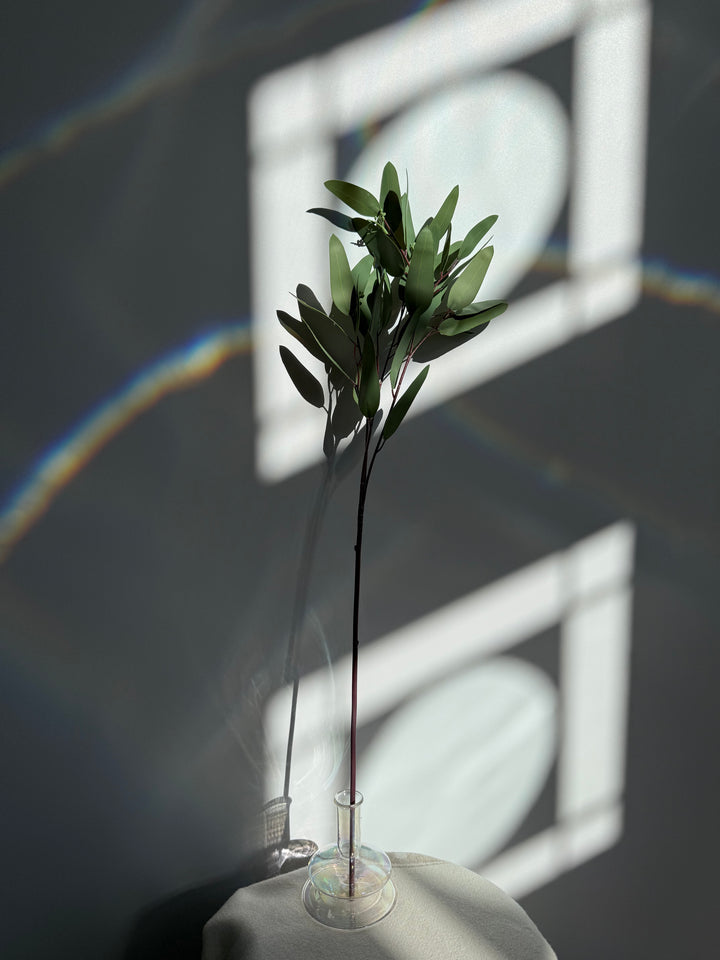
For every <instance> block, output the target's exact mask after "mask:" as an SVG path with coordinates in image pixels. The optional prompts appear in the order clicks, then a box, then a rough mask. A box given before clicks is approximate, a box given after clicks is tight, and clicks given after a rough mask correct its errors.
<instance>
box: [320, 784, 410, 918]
mask: <svg viewBox="0 0 720 960" xmlns="http://www.w3.org/2000/svg"><path fill="white" fill-rule="evenodd" d="M362 802H363V796H362V794H361V793H360V792H359V791H357V790H356V791H355V802H354V803H352V802H351V795H350V791H349V790H341V791H340V792H339V793H337V794H336V795H335V807H336V811H337V843H336V844H333V845H332V846H331V847H327V848H326V849H325V850H320V851H318V852H317V853H316V854H315V855H314V856H313V857H312V858H311V859H310V863H309V864H308V879H307V881H306V883H305V886H304V887H303V894H302V897H303V903H304V904H305V908H306V910H307V911H308V913H309V914H310V916H311V917H314V919H315V920H318V921H319V922H320V923H323V924H325V926H327V927H335V928H337V929H340V930H358V929H361V928H362V927H367V926H369V925H370V924H371V923H377V921H378V920H381V919H382V918H383V917H385V916H387V914H388V913H389V912H390V911H391V910H392V908H393V906H394V905H395V897H396V894H395V887H394V886H393V882H392V880H391V879H390V874H391V872H392V867H391V865H390V858H389V857H388V856H387V854H386V853H383V852H382V850H375V849H374V848H373V847H369V846H366V845H365V844H362V843H361V842H360V807H361V804H362Z"/></svg>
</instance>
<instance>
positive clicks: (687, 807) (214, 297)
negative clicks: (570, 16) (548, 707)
mask: <svg viewBox="0 0 720 960" xmlns="http://www.w3.org/2000/svg"><path fill="white" fill-rule="evenodd" d="M719 10H720V8H718V7H717V5H716V4H714V3H711V2H710V0H686V2H683V3H682V4H678V3H674V2H671V0H660V2H656V3H655V4H654V21H653V44H652V76H651V90H650V96H651V99H650V117H649V141H648V169H647V209H646V226H645V248H644V253H643V256H644V261H645V264H646V268H647V269H646V281H647V282H646V287H645V291H644V295H643V298H642V300H641V302H640V303H639V304H638V305H637V307H636V308H635V309H633V310H632V311H631V312H630V313H629V314H628V315H627V316H625V317H622V318H620V319H618V320H616V321H614V322H612V323H609V324H607V325H605V326H603V327H601V328H599V329H598V330H596V331H594V332H592V333H590V334H589V335H587V336H584V337H582V338H580V339H576V340H574V341H572V342H571V343H569V344H567V345H566V346H564V347H563V348H561V349H559V350H557V351H554V352H553V353H551V354H548V355H546V356H544V357H541V358H540V359H538V360H536V361H533V362H532V363H529V364H526V365H525V366H522V367H520V368H517V369H515V370H513V371H512V372H511V373H509V374H507V375H505V376H503V377H501V378H499V379H497V380H494V381H492V382H491V383H488V384H486V385H484V386H482V387H481V388H478V389H476V390H474V391H472V392H471V393H469V394H467V395H465V396H463V397H462V398H460V399H458V400H456V401H454V402H453V403H451V404H449V405H448V406H447V407H445V408H443V409H439V410H436V411H433V412H431V413H428V414H426V415H423V416H421V417H419V418H417V419H416V420H413V421H411V422H408V423H407V424H406V425H405V426H404V427H403V430H402V431H401V433H400V434H398V437H397V439H396V441H394V443H393V447H394V448H393V449H390V448H388V451H387V453H386V454H385V455H384V460H383V462H379V465H378V470H377V475H376V479H375V480H374V488H373V489H372V491H371V502H370V506H369V515H368V524H367V533H366V566H365V581H364V584H365V590H366V596H367V597H368V598H373V600H372V601H370V600H368V602H367V604H366V609H365V612H364V629H365V631H366V636H367V637H368V638H372V637H376V636H379V635H381V634H382V633H383V632H384V631H386V630H388V629H391V628H393V627H395V626H399V625H401V624H403V623H405V622H407V621H408V620H411V619H414V618H416V617H417V616H420V615H421V614H422V613H423V612H426V611H428V610H431V609H434V608H435V607H437V606H439V605H441V604H443V603H446V602H448V601H449V600H451V599H453V598H454V597H456V596H460V595H462V594H463V593H465V592H467V591H468V590H471V589H474V588H475V587H477V585H478V584H482V583H486V582H491V581H493V580H494V579H496V578H497V577H499V576H501V575H502V574H504V573H508V572H510V571H512V570H515V569H517V568H519V567H521V566H523V565H524V564H526V563H529V562H531V561H532V560H534V559H537V558H540V557H542V556H545V555H546V554H547V553H548V552H549V551H551V550H553V549H557V548H562V547H564V546H568V545H569V544H571V543H573V542H574V541H575V540H576V539H577V538H578V537H581V536H583V535H587V534H589V533H591V532H593V531H594V530H597V529H599V528H600V527H602V526H604V525H606V524H608V523H612V522H613V521H615V520H618V519H622V518H628V519H630V520H631V521H632V522H633V523H634V524H635V525H636V528H637V533H638V540H637V553H636V571H635V590H634V625H633V653H632V677H631V701H630V717H629V742H628V764H627V791H626V798H625V810H626V823H625V831H624V834H623V837H622V839H621V842H620V843H619V844H618V845H617V846H615V847H613V848H612V849H611V850H610V851H608V852H606V853H604V854H602V855H600V856H598V857H597V858H595V859H593V860H591V861H590V862H588V863H586V864H583V865H582V866H580V867H579V868H577V869H576V870H574V871H572V872H571V873H569V874H566V875H564V876H562V877H561V878H559V879H558V880H556V881H555V882H553V883H551V884H549V885H547V886H546V887H544V888H543V889H541V890H539V891H537V892H536V893H534V894H532V895H530V896H528V897H527V898H526V900H525V901H524V905H525V906H526V908H527V909H528V910H529V912H530V913H531V915H532V917H533V919H534V920H535V921H536V922H537V924H538V925H539V926H540V928H541V930H542V931H543V932H544V933H545V935H546V936H547V937H548V939H549V940H550V942H551V943H552V944H553V946H554V947H555V949H556V951H557V953H558V955H559V956H560V957H565V958H573V957H583V958H587V960H592V958H601V957H602V958H603V960H604V958H607V957H653V958H666V957H667V958H671V957H672V958H676V957H683V958H694V957H701V956H702V957H704V956H707V955H708V954H709V951H712V946H713V944H714V943H715V942H716V936H715V934H714V927H715V914H716V901H717V895H718V893H719V892H720V890H719V885H718V881H717V866H716V853H717V838H718V829H717V809H718V804H719V803H720V788H719V785H718V777H717V767H716V764H717V732H718V726H719V725H718V704H717V695H716V678H717V675H718V668H720V651H719V648H718V643H717V641H718V626H719V624H720V601H719V599H718V593H719V592H720V589H719V588H720V578H719V573H720V557H719V556H718V547H719V538H718V533H719V529H720V498H719V496H718V484H719V482H720V450H719V448H718V410H719V409H720V383H719V379H718V367H717V357H718V349H719V348H720V329H719V318H720V279H719V278H718V273H719V271H720V268H719V267H718V253H719V252H720V242H719V241H718V213H720V211H719V210H718V189H717V186H716V176H717V174H716V171H717V165H718V144H719V143H720V137H719V130H718V124H719V122H720V111H719V110H718V102H719V101H718V94H719V93H720V89H719V84H718V80H719V78H720V55H719V50H720V12H719ZM412 12H413V10H412V8H411V7H410V6H409V5H406V4H403V3H399V2H395V0H384V2H383V3H374V2H362V3H359V2H355V3H353V2H349V3H344V4H342V5H336V4H333V3H330V2H328V3H324V4H321V3H297V4H288V3H279V2H274V0H265V2H263V3H254V2H253V3H247V2H245V3H241V4H238V3H231V2H227V3H198V4H196V5H195V6H193V5H191V4H187V5H183V4H179V3H176V2H171V0H150V2H144V3H129V4H122V5H117V4H114V5H111V4H97V3H88V2H84V0H82V2H80V0H68V2H67V3H64V4H55V3H49V2H36V3H33V4H26V3H20V2H17V0H12V2H8V3H6V4H5V5H4V7H3V13H2V27H1V28H0V71H1V72H2V84H1V85H0V90H1V91H2V94H1V95H2V111H1V112H0V124H1V133H2V141H1V142H2V144H3V147H2V149H3V152H2V154H0V164H2V167H1V169H0V229H2V281H1V283H0V300H1V303H2V347H1V349H0V444H1V445H0V496H1V497H2V498H3V499H0V509H3V507H2V504H3V503H4V504H5V505H7V503H8V502H9V498H10V496H11V495H12V493H13V491H15V490H16V489H17V488H18V487H19V486H20V485H21V484H22V483H23V481H24V478H26V477H27V476H28V475H29V474H30V472H31V470H32V467H33V464H34V463H36V462H37V459H38V458H39V457H41V456H42V455H43V453H44V452H45V451H47V450H48V448H50V447H51V445H52V444H54V443H57V442H58V441H59V440H61V439H62V438H63V437H64V436H66V435H67V433H68V431H69V430H70V429H71V428H72V427H73V426H74V425H76V424H77V423H78V422H80V421H81V420H82V419H83V417H85V416H86V415H87V414H88V413H89V412H90V411H91V410H93V409H95V408H96V407H97V405H98V404H99V403H100V402H101V401H102V400H104V399H105V398H107V397H108V396H111V395H113V394H114V393H115V392H116V391H117V390H118V389H120V388H121V387H122V385H123V384H125V383H126V382H127V381H128V380H130V379H131V378H132V377H133V376H134V375H135V374H136V373H137V372H138V371H139V370H142V369H144V368H146V367H148V366H149V365H150V364H152V363H153V362H154V361H156V360H157V359H158V358H159V357H161V356H163V355H164V354H166V353H167V352H168V351H170V350H171V349H173V348H175V347H178V346H181V345H182V344H184V343H186V342H188V341H189V340H191V338H193V337H195V336H198V335H202V334H204V333H207V332H208V331H210V330H212V329H215V328H216V327H218V326H221V325H223V324H228V323H230V322H234V321H243V320H247V319H248V314H249V288H248V224H247V218H248V198H247V182H246V178H247V158H246V142H245V136H246V132H245V126H246V124H245V115H244V111H245V103H246V97H247V92H248V89H249V87H250V85H251V84H252V83H253V81H254V80H255V79H256V78H257V77H258V76H260V75H261V74H262V73H264V72H266V71H267V70H268V69H271V68H273V67H277V66H281V65H284V64H287V63H290V62H292V61H294V60H296V59H297V58H299V57H302V56H306V55H308V54H309V53H311V52H313V51H322V50H326V49H328V48H329V47H330V46H332V45H333V44H335V43H337V42H340V41H342V40H345V39H348V38H352V37H354V36H357V35H358V34H359V33H362V32H364V31H366V30H368V29H371V28H373V27H377V26H379V25H382V24H384V23H390V22H392V21H394V20H396V19H397V18H398V17H401V16H405V15H409V14H411V13H412ZM161 62H164V63H165V64H166V65H167V64H168V63H170V64H171V68H170V75H171V76H170V79H169V80H168V79H166V80H163V81H162V82H159V81H154V80H153V71H154V70H155V68H156V67H157V65H158V64H159V63H161ZM172 64H176V65H177V69H176V70H175V71H174V73H173V69H174V68H172ZM556 68H557V69H556ZM563 69H564V68H563V66H562V63H561V52H560V51H559V52H558V54H557V62H556V63H554V62H553V60H552V57H550V58H549V59H548V58H545V61H544V63H543V64H540V65H539V66H538V70H539V71H542V70H546V71H549V72H550V73H553V72H554V71H556V72H557V78H558V80H557V82H558V83H560V84H562V82H563V76H564V74H563ZM279 228H280V229H282V225H280V227H279ZM563 230H564V221H563V222H560V223H558V225H557V227H556V230H555V234H554V237H553V240H554V242H559V243H562V242H563V241H564V240H565V236H564V234H563ZM659 265H660V266H661V267H662V271H661V272H662V275H663V276H664V278H665V282H664V284H660V285H658V284H656V283H654V282H652V281H653V277H655V276H656V275H657V273H656V272H655V273H654V272H653V271H654V270H655V271H657V268H658V266H659ZM693 276H694V277H696V278H697V277H700V278H702V279H703V282H704V286H703V285H698V284H697V283H696V284H695V287H685V288H683V289H684V290H685V294H683V296H681V295H680V294H681V293H682V291H681V290H680V288H679V287H678V286H677V284H678V282H679V281H681V280H682V279H683V277H690V278H691V279H692V277H693ZM298 279H302V278H298ZM526 282H528V283H530V282H532V277H530V278H528V280H527V281H526ZM688 291H689V292H688ZM683 299H685V300H687V302H681V301H682V300H683ZM251 378H252V371H251V357H250V355H249V354H247V353H246V354H244V355H241V356H237V357H235V358H233V359H231V360H228V362H226V363H225V364H224V365H222V366H221V367H220V368H219V369H218V370H217V371H216V372H215V373H214V374H213V375H212V376H210V377H208V378H206V379H204V380H202V381H201V382H199V383H197V384H196V385H194V386H192V387H188V388H187V389H185V390H182V391H179V392H176V393H171V394H169V395H168V396H165V397H163V398H162V399H160V400H159V401H158V402H157V403H156V404H155V405H154V406H152V407H151V408H150V409H149V410H148V411H147V412H145V413H143V414H142V415H141V416H139V417H138V418H136V419H135V420H133V422H132V423H131V424H129V425H128V426H127V427H126V428H125V429H123V430H122V431H120V432H119V433H118V434H117V435H116V436H114V437H113V438H112V439H111V440H110V441H109V442H108V443H107V444H106V445H105V446H104V447H103V449H102V450H101V451H100V452H99V453H98V454H97V456H95V457H94V458H92V459H91V460H90V462H88V463H87V464H85V465H80V468H79V469H78V472H77V473H76V475H75V476H74V477H73V478H72V479H71V480H70V481H69V482H68V483H67V484H66V485H65V487H64V488H63V490H62V491H61V492H60V494H59V495H58V496H57V497H56V498H55V499H54V500H53V501H52V503H51V504H50V506H49V509H48V510H47V512H46V513H45V514H44V516H42V517H41V518H40V519H39V520H38V522H37V523H36V524H35V525H34V526H33V527H32V528H31V529H30V530H29V531H28V532H27V534H26V535H25V536H24V537H23V538H22V539H21V540H20V542H19V543H18V544H17V545H16V546H15V548H14V550H13V551H12V553H11V555H10V556H9V558H8V559H7V560H6V562H5V563H4V565H3V566H2V570H1V571H0V591H1V593H0V598H1V599H0V603H1V607H0V631H1V633H0V635H1V638H2V639H1V646H0V656H1V657H2V670H1V672H0V683H1V684H2V695H1V697H0V710H1V711H2V720H1V722H0V730H2V738H3V776H2V788H1V790H2V793H1V795H2V816H1V817H0V823H1V824H2V826H1V828H0V829H1V831H2V851H3V855H2V862H3V875H4V878H5V883H4V885H3V895H2V905H1V907H0V910H1V911H2V920H1V922H0V931H1V932H0V953H2V956H3V958H7V960H11V958H12V960H15V958H21V957H41V956H42V957H58V958H65V957H67V958H69V957H84V956H88V957H90V956H92V957H107V958H113V957H121V956H123V955H125V956H126V957H127V958H129V960H133V958H139V957H143V956H155V957H157V956H166V957H181V956H196V955H197V949H198V948H197V934H198V930H199V928H200V925H201V923H202V921H203V919H206V918H207V917H208V916H209V915H210V914H211V913H212V912H213V911H214V910H215V909H216V908H217V907H218V906H219V905H220V904H221V903H222V901H223V899H224V898H225V897H226V896H228V895H229V893H230V892H232V889H233V888H234V886H236V885H237V883H239V882H247V880H248V879H252V878H253V876H255V875H256V866H255V864H254V863H253V862H252V858H251V854H252V851H253V849H254V832H253V831H254V827H253V815H254V813H255V811H256V809H257V807H258V804H259V803H260V802H261V800H262V776H261V770H260V766H259V764H260V760H259V756H260V751H259V747H258V736H259V731H258V728H257V725H258V720H259V712H258V710H257V709H256V707H257V703H260V702H262V699H263V697H264V696H265V695H267V694H268V693H269V692H271V690H272V689H273V687H274V686H275V685H276V684H277V682H278V677H279V663H281V661H282V656H283V652H284V643H285V638H286V634H287V627H288V623H289V618H290V604H291V600H292V590H293V583H294V578H295V575H296V570H297V563H298V557H299V550H300V542H301V536H302V530H303V524H304V518H305V514H306V511H307V509H308V507H309V504H310V502H311V499H312V495H313V492H314V490H315V489H316V485H317V482H318V473H317V472H316V471H306V472H305V473H303V474H301V475H299V476H297V477H295V478H293V479H291V480H288V481H285V482H283V483H282V484H280V485H278V486H273V487H267V486H263V485H260V484H259V483H258V481H257V480H256V477H255V475H254V464H253V436H254V429H255V428H254V423H253V414H252V396H251V386H252V379H251ZM354 496H355V492H354V489H352V488H351V487H350V486H349V485H347V484H346V485H345V486H344V487H342V488H341V489H340V491H339V493H338V495H337V497H336V498H335V500H334V501H333V504H332V506H331V508H330V511H329V515H328V520H327V524H326V526H325V528H324V533H323V538H322V541H321V544H320V550H319V557H318V562H317V566H316V569H315V573H314V576H313V581H312V590H311V593H312V600H313V604H314V606H315V608H316V609H317V610H320V611H321V612H322V622H323V628H324V630H325V635H326V637H327V640H328V644H329V647H330V653H331V654H332V655H335V654H342V653H345V652H346V650H347V637H348V627H347V615H348V610H349V603H350V597H351V576H352V570H351V564H352V550H351V543H352V528H353V516H352V513H353V501H354ZM389 577H390V578H392V582H393V583H394V584H395V587H394V589H393V590H392V591H389V590H388V589H387V583H388V579H389ZM541 639H542V638H541ZM551 646H552V645H551V644H550V645H549V647H551ZM547 666H548V669H549V668H550V665H549V664H547ZM251 694H252V696H251ZM253 698H255V699H253ZM229 718H230V720H231V721H232V722H229ZM254 871H255V872H254ZM183 892H184V893H183Z"/></svg>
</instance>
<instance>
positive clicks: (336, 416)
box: [332, 383, 361, 440]
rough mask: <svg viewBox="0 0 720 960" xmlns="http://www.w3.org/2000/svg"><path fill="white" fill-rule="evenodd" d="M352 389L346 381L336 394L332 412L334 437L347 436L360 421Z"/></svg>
mask: <svg viewBox="0 0 720 960" xmlns="http://www.w3.org/2000/svg"><path fill="white" fill-rule="evenodd" d="M353 393H354V390H353V388H352V386H351V385H350V384H349V383H348V384H346V386H344V387H343V388H342V389H341V390H340V391H339V392H338V396H337V400H336V401H335V407H334V408H333V412H332V431H333V434H334V435H335V437H336V439H338V440H342V438H343V437H347V436H348V435H349V434H351V433H352V431H353V430H354V429H355V427H356V426H357V425H358V423H359V422H360V416H361V414H360V409H359V407H358V405H357V404H356V403H355V397H354V396H353Z"/></svg>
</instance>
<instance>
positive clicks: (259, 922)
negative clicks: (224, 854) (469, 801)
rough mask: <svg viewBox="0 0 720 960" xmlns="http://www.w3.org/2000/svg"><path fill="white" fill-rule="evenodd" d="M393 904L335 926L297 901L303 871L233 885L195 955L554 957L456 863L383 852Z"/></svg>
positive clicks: (497, 894) (510, 907)
mask: <svg viewBox="0 0 720 960" xmlns="http://www.w3.org/2000/svg"><path fill="white" fill-rule="evenodd" d="M390 859H391V861H392V865H393V872H392V880H393V883H394V884H395V888H396V890H397V903H396V904H395V907H394V908H393V910H392V912H391V913H390V914H389V915H388V916H386V917H385V918H384V919H382V920H380V921H379V922H378V923H375V924H373V925H372V926H370V927H365V928H364V929H362V930H334V929H332V928H329V927H325V926H323V925H322V924H320V923H318V922H317V921H316V920H313V919H312V917H310V916H309V915H308V913H307V912H306V910H305V907H304V906H303V903H302V900H301V892H302V888H303V884H304V883H305V881H306V879H307V871H306V870H297V871H295V872H294V873H288V874H283V875H281V876H279V877H273V878H272V879H271V880H264V881H262V882H261V883H256V884H253V885H252V886H250V887H244V888H242V889H240V890H238V891H237V892H236V893H235V894H233V896H232V897H231V898H230V899H229V900H228V901H227V903H226V904H225V905H224V906H223V907H222V908H221V909H220V910H219V911H218V912H217V913H216V914H215V916H214V917H212V919H211V920H209V921H208V922H207V924H206V925H205V930H204V933H203V953H202V960H285V958H287V960H325V958H328V960H329V958H333V960H335V958H338V960H340V958H342V960H430V958H432V960H445V958H447V960H557V958H556V956H555V953H554V952H553V950H552V949H551V948H550V946H549V945H548V943H547V942H546V941H545V939H544V938H543V936H542V935H541V934H540V932H539V931H538V929H537V927H536V926H535V924H534V923H533V922H532V920H530V918H529V917H528V915H527V914H526V913H525V911H524V910H523V909H522V907H520V906H519V905H518V904H517V903H515V901H514V900H513V899H512V898H511V897H509V896H508V895H507V894H506V893H504V892H503V891H502V890H500V889H499V888H498V887H496V886H495V885H494V884H492V883H490V881H489V880H486V879H484V877H481V876H479V875H478V874H476V873H473V872H472V871H470V870H466V869H465V868H464V867H458V866H457V865H456V864H454V863H447V862H446V861H444V860H435V859H433V858H431V857H423V856H420V855H418V854H408V853H391V854H390Z"/></svg>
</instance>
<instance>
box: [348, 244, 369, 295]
mask: <svg viewBox="0 0 720 960" xmlns="http://www.w3.org/2000/svg"><path fill="white" fill-rule="evenodd" d="M372 268H373V258H372V257H371V256H370V254H369V253H368V254H365V256H364V257H363V258H362V259H361V260H358V262H357V263H356V264H355V266H354V267H353V268H352V270H351V271H350V272H351V273H352V275H353V282H354V283H355V289H356V290H357V292H358V293H365V287H366V285H367V282H368V279H369V277H370V274H371V273H372Z"/></svg>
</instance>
